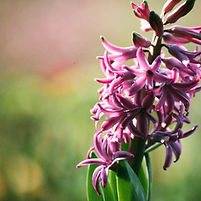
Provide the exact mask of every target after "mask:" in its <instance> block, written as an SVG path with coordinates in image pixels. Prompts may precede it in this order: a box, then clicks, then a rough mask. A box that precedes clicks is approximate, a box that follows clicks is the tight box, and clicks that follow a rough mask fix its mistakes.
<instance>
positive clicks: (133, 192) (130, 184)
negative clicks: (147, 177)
mask: <svg viewBox="0 0 201 201" xmlns="http://www.w3.org/2000/svg"><path fill="white" fill-rule="evenodd" d="M118 165H119V167H118V172H117V192H118V200H119V201H146V196H145V192H144V189H143V187H142V184H141V182H140V180H139V178H138V177H137V175H136V174H135V173H134V171H133V169H132V168H131V167H130V165H129V164H128V162H127V161H120V163H119V164H118Z"/></svg>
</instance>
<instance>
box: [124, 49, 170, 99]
mask: <svg viewBox="0 0 201 201" xmlns="http://www.w3.org/2000/svg"><path fill="white" fill-rule="evenodd" d="M137 61H138V68H131V67H128V66H125V67H124V69H126V70H128V71H130V72H131V73H133V74H134V75H136V78H135V82H134V83H133V84H132V85H131V87H130V89H129V90H128V91H129V96H133V95H134V94H136V93H137V92H138V91H140V90H141V89H142V88H143V87H144V86H146V88H148V89H151V88H153V81H156V82H160V83H161V82H162V83H169V82H170V81H171V80H170V79H169V78H168V77H167V76H165V75H163V74H161V73H159V67H160V65H161V59H160V56H158V57H157V58H156V59H155V61H154V62H153V64H152V65H150V64H149V63H148V61H147V59H146V56H145V54H144V52H143V50H142V48H139V49H138V51H137Z"/></svg>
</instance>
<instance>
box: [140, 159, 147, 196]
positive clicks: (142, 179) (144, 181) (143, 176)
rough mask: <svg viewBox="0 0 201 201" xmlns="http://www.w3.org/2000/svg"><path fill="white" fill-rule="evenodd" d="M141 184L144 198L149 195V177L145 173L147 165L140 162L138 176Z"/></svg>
mask: <svg viewBox="0 0 201 201" xmlns="http://www.w3.org/2000/svg"><path fill="white" fill-rule="evenodd" d="M138 178H139V180H140V182H141V184H142V186H143V189H144V192H145V194H146V198H148V195H149V182H148V180H149V178H148V174H147V166H146V165H145V164H144V163H142V165H141V167H140V171H139V176H138Z"/></svg>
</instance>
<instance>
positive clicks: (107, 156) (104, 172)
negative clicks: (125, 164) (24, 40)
mask: <svg viewBox="0 0 201 201" xmlns="http://www.w3.org/2000/svg"><path fill="white" fill-rule="evenodd" d="M94 150H95V151H96V153H97V155H98V156H99V158H89V159H86V160H84V161H82V162H80V163H79V164H78V165H77V166H76V167H77V168H79V167H81V166H85V165H93V164H97V165H99V166H98V167H97V168H96V169H95V170H94V173H93V176H92V184H93V187H94V189H95V190H96V192H97V194H98V195H100V190H99V181H100V180H101V185H102V187H105V186H106V184H107V178H108V173H109V168H111V167H112V166H113V165H114V164H115V163H117V162H118V161H120V160H126V159H128V158H129V157H133V154H131V153H129V152H127V151H121V150H120V143H119V141H118V139H114V138H113V137H112V136H109V137H108V136H107V135H106V136H105V137H102V135H101V133H100V132H98V133H96V134H95V135H94Z"/></svg>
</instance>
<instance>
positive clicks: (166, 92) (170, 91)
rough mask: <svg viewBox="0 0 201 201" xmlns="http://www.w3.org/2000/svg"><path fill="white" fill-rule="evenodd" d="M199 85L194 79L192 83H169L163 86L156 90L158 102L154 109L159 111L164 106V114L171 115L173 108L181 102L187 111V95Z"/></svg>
mask: <svg viewBox="0 0 201 201" xmlns="http://www.w3.org/2000/svg"><path fill="white" fill-rule="evenodd" d="M198 83H199V79H194V80H193V81H188V82H182V83H170V84H165V85H163V87H161V88H160V89H159V90H158V93H157V96H158V97H159V101H158V103H157V105H156V107H155V109H156V110H159V109H160V108H161V107H163V106H165V110H166V111H165V112H166V113H167V114H169V113H171V112H172V111H173V109H174V108H175V104H176V103H177V102H180V101H181V102H182V103H183V104H184V106H185V110H186V111H187V112H188V111H189V106H190V97H189V96H188V93H189V92H190V91H191V90H192V89H193V88H194V87H195V86H196V85H197V84H198Z"/></svg>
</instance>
